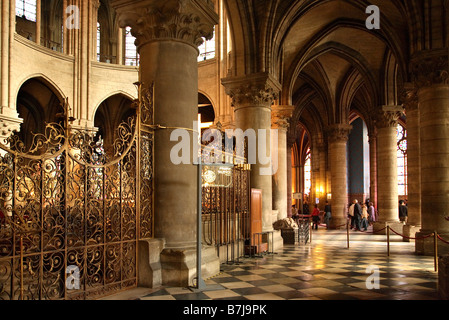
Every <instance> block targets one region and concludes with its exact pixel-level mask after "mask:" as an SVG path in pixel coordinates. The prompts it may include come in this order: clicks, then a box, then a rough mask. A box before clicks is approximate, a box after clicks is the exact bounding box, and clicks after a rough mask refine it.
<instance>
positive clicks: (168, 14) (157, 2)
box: [111, 0, 218, 47]
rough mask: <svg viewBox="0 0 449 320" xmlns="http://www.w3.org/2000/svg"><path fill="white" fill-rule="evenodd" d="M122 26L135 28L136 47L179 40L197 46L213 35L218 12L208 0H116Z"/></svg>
mask: <svg viewBox="0 0 449 320" xmlns="http://www.w3.org/2000/svg"><path fill="white" fill-rule="evenodd" d="M111 6H112V7H113V8H114V9H115V10H116V12H117V16H118V21H119V25H120V27H122V28H123V27H126V26H130V27H131V34H132V35H133V36H134V37H135V38H136V46H137V47H139V46H142V45H144V44H145V43H147V42H149V41H152V40H157V39H177V40H182V41H185V42H188V43H190V44H192V45H194V46H196V47H198V46H200V45H201V44H202V43H203V37H204V38H206V39H207V40H209V39H211V38H212V36H213V30H214V25H216V24H217V23H218V15H217V14H216V13H215V11H214V9H213V7H211V6H210V3H208V2H207V1H205V0H113V1H112V2H111Z"/></svg>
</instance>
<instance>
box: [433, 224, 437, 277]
mask: <svg viewBox="0 0 449 320" xmlns="http://www.w3.org/2000/svg"><path fill="white" fill-rule="evenodd" d="M433 248H434V250H433V251H434V257H433V259H434V261H433V262H434V269H435V272H437V271H438V233H437V232H436V231H434V232H433Z"/></svg>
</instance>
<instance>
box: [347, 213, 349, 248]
mask: <svg viewBox="0 0 449 320" xmlns="http://www.w3.org/2000/svg"><path fill="white" fill-rule="evenodd" d="M346 242H347V247H348V249H349V220H348V221H347V222H346Z"/></svg>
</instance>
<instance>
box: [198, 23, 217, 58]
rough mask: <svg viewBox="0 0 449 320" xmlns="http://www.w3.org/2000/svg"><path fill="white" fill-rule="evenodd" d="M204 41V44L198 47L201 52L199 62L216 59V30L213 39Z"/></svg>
mask: <svg viewBox="0 0 449 320" xmlns="http://www.w3.org/2000/svg"><path fill="white" fill-rule="evenodd" d="M203 40H204V42H203V44H202V45H201V46H199V47H198V49H199V50H200V54H199V56H198V61H204V60H209V59H213V58H215V29H214V35H213V37H212V39H210V40H206V39H204V38H203Z"/></svg>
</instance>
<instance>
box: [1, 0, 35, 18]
mask: <svg viewBox="0 0 449 320" xmlns="http://www.w3.org/2000/svg"><path fill="white" fill-rule="evenodd" d="M5 1H6V0H5ZM16 16H19V17H22V18H25V19H27V20H29V21H34V22H36V0H16Z"/></svg>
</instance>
